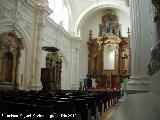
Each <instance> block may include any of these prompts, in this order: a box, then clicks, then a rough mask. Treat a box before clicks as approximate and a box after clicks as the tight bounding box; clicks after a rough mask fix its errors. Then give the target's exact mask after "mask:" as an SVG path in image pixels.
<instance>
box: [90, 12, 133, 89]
mask: <svg viewBox="0 0 160 120" xmlns="http://www.w3.org/2000/svg"><path fill="white" fill-rule="evenodd" d="M87 44H88V76H89V77H90V78H94V79H96V83H97V86H96V88H115V89H120V87H121V80H122V79H124V78H129V77H130V74H131V68H130V65H131V55H130V53H131V51H130V32H129V28H128V37H123V36H122V35H121V31H120V25H119V22H118V17H117V16H116V15H115V13H114V11H113V10H111V9H109V10H106V11H105V12H104V15H103V16H102V24H99V35H98V36H97V38H93V37H92V30H90V33H89V41H88V42H87Z"/></svg>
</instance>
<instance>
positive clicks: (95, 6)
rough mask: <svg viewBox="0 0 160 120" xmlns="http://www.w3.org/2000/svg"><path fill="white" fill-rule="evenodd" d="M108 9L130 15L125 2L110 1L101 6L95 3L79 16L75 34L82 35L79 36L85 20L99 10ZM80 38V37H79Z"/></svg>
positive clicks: (102, 3)
mask: <svg viewBox="0 0 160 120" xmlns="http://www.w3.org/2000/svg"><path fill="white" fill-rule="evenodd" d="M107 7H109V8H116V9H119V10H122V11H123V12H125V13H126V14H128V15H130V10H129V7H127V6H126V5H125V4H123V2H122V3H119V2H116V1H112V0H109V1H106V2H101V3H99V4H97V3H95V4H93V5H91V6H89V7H88V8H86V9H85V10H83V11H82V12H81V13H80V14H79V16H78V17H77V19H76V22H75V25H74V33H77V35H80V34H78V33H79V28H80V25H81V24H82V23H83V20H84V19H85V18H86V17H87V16H89V15H90V14H91V13H93V12H95V11H97V10H100V9H103V8H107ZM78 37H80V36H78Z"/></svg>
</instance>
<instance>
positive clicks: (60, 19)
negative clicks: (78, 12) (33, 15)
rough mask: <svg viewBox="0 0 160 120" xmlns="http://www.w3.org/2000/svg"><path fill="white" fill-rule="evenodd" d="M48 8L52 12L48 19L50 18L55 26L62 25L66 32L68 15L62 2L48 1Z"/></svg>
mask: <svg viewBox="0 0 160 120" xmlns="http://www.w3.org/2000/svg"><path fill="white" fill-rule="evenodd" d="M49 7H50V8H51V9H52V10H53V13H52V14H51V15H50V18H52V19H53V20H54V21H55V22H56V23H57V24H59V25H62V26H63V27H64V28H65V30H67V31H68V24H69V13H68V9H67V7H66V6H65V4H64V3H63V0H49Z"/></svg>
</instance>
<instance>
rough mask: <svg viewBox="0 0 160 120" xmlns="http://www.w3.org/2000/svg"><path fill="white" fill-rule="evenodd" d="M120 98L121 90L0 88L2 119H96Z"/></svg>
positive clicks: (0, 114) (0, 113)
mask: <svg viewBox="0 0 160 120" xmlns="http://www.w3.org/2000/svg"><path fill="white" fill-rule="evenodd" d="M119 98H120V91H91V90H90V91H88V94H84V92H83V91H74V90H73V91H68V90H59V91H54V93H53V94H46V93H43V92H42V91H22V90H17V91H0V118H5V119H6V118H9V117H12V118H13V117H14V118H17V119H19V118H22V119H23V118H25V119H29V118H30V119H40V118H41V119H52V120H62V119H63V120H91V118H92V119H95V120H96V119H97V117H98V116H100V115H102V113H103V112H104V111H105V110H107V109H109V108H110V107H112V106H113V105H115V104H116V103H117V102H118V99H119Z"/></svg>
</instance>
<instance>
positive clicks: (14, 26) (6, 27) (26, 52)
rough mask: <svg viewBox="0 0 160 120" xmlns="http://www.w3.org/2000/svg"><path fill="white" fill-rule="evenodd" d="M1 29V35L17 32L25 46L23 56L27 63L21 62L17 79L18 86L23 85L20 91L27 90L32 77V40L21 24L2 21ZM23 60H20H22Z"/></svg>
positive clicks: (0, 22) (0, 23)
mask: <svg viewBox="0 0 160 120" xmlns="http://www.w3.org/2000/svg"><path fill="white" fill-rule="evenodd" d="M0 28H3V29H2V30H1V31H0V34H3V33H7V32H9V31H12V30H15V32H16V34H17V36H18V37H19V38H21V39H22V44H23V46H24V50H22V51H23V53H24V56H22V57H23V58H24V60H25V63H24V64H21V62H20V65H19V66H18V68H17V69H18V70H17V72H18V73H17V79H18V80H17V82H19V83H18V84H21V86H19V89H27V86H28V80H29V77H30V70H29V65H30V60H31V59H30V57H31V56H29V53H31V49H30V48H31V43H30V41H31V38H30V36H29V35H28V33H27V32H26V31H25V29H24V28H23V27H22V26H21V25H20V24H13V23H12V22H11V21H9V20H1V21H0ZM22 51H21V52H22ZM22 57H21V58H22ZM21 58H20V60H21ZM21 68H22V69H23V68H24V71H22V70H21ZM20 71H21V72H20ZM23 73H24V74H23ZM22 77H23V78H22ZM21 80H23V81H21Z"/></svg>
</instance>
